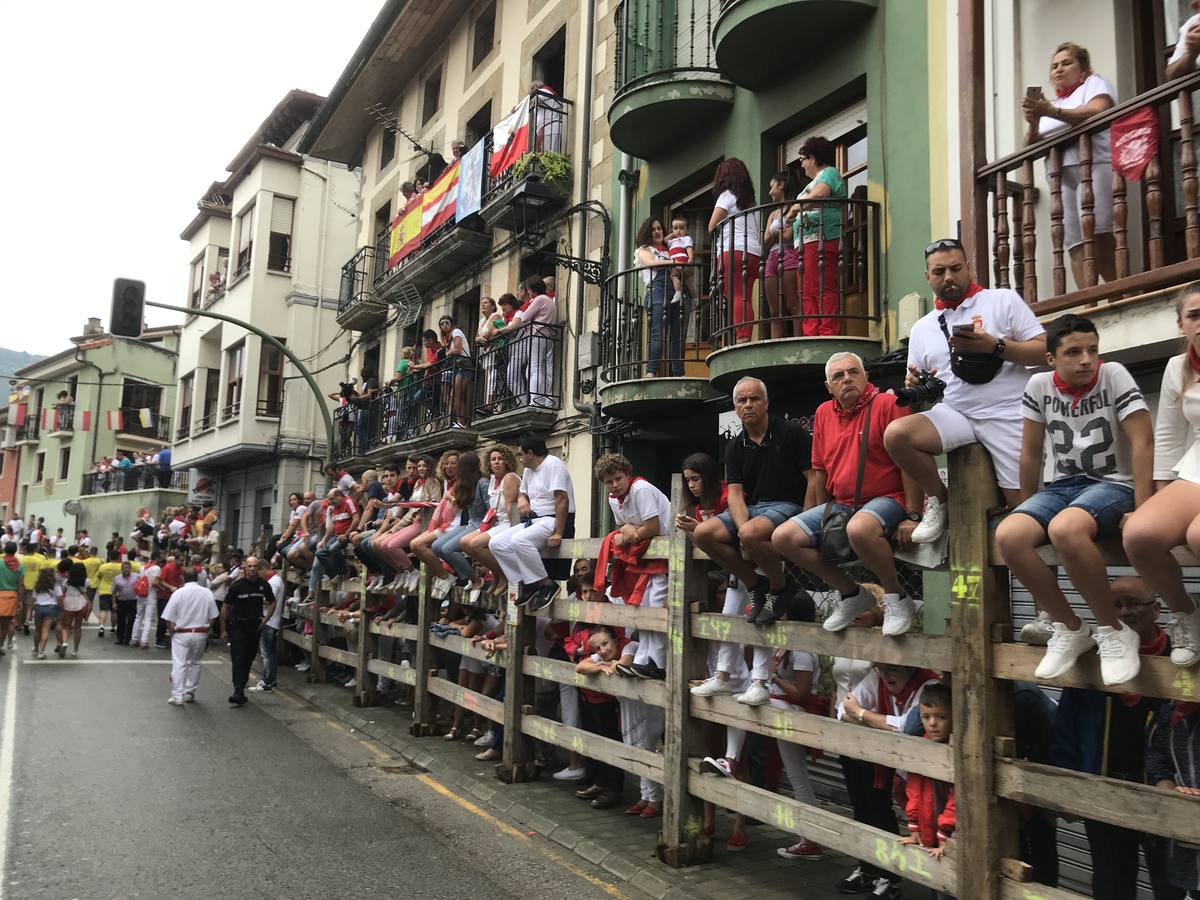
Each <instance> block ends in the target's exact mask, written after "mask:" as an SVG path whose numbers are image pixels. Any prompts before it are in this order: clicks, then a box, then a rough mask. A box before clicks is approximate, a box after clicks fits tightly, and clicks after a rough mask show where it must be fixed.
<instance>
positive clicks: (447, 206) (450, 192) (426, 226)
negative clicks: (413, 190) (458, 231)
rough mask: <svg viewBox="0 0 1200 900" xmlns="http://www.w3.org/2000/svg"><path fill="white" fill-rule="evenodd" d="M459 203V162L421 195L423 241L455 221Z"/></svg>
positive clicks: (448, 168)
mask: <svg viewBox="0 0 1200 900" xmlns="http://www.w3.org/2000/svg"><path fill="white" fill-rule="evenodd" d="M457 201H458V160H457V159H456V160H455V161H454V162H453V163H452V164H451V165H449V166H447V167H446V171H444V172H442V174H441V175H439V176H438V180H437V181H435V182H434V183H433V184H431V185H430V186H429V190H427V191H426V192H425V193H424V194H422V195H421V240H425V238H427V237H429V235H430V234H432V233H433V232H434V231H437V229H438V228H440V227H441V226H442V225H444V224H446V223H447V222H453V221H454V207H455V204H456V202H457Z"/></svg>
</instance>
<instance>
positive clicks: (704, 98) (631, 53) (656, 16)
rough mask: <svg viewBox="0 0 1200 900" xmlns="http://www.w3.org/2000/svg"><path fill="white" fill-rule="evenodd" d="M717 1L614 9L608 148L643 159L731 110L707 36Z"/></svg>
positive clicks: (665, 0)
mask: <svg viewBox="0 0 1200 900" xmlns="http://www.w3.org/2000/svg"><path fill="white" fill-rule="evenodd" d="M718 4H719V0H624V2H622V3H621V4H620V5H619V6H617V9H616V57H615V69H614V76H613V77H614V84H613V91H614V93H613V102H612V104H611V105H610V106H609V108H608V124H609V132H610V135H611V137H612V142H613V144H615V145H616V146H617V147H618V148H620V149H621V150H623V151H625V152H626V153H629V154H632V155H633V156H636V157H639V158H640V159H646V160H650V159H653V158H654V157H656V156H658V155H659V154H661V153H662V152H664V151H666V150H669V149H676V148H677V147H678V145H679V142H680V140H681V139H684V138H685V137H686V136H687V135H689V134H693V133H696V132H698V131H699V130H700V129H701V128H703V127H707V126H710V125H711V124H712V123H713V122H714V121H715V120H717V119H719V118H721V117H723V116H725V115H727V114H728V112H729V110H730V109H732V108H733V85H732V84H730V83H729V82H728V81H726V80H725V78H724V77H723V76H722V75H721V72H720V71H719V70H718V69H717V65H716V58H715V56H714V53H713V49H712V43H711V42H710V40H709V35H710V34H711V33H712V26H713V23H714V22H715V21H716V19H717V16H718V15H719V9H718Z"/></svg>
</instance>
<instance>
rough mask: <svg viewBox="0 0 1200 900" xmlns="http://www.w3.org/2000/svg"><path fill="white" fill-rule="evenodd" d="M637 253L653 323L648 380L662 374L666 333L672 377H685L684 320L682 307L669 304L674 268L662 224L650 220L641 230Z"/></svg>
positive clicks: (636, 240)
mask: <svg viewBox="0 0 1200 900" xmlns="http://www.w3.org/2000/svg"><path fill="white" fill-rule="evenodd" d="M634 243H635V244H636V245H637V250H635V251H634V254H633V263H634V265H635V266H637V267H639V269H641V274H642V282H643V283H644V284H645V285H646V294H645V297H644V299H643V301H642V306H643V308H644V309H645V310H646V316H647V317H648V318H649V320H650V343H649V347H648V348H647V353H646V356H647V360H646V377H647V378H653V377H655V376H656V375H657V374H658V364H659V362H660V361H661V360H662V355H663V332H664V331H665V332H667V333H668V340H669V341H670V348H669V350H668V351H667V353H668V357H667V358H668V360H669V361H670V374H671V375H675V376H678V375H682V374H683V344H682V339H683V316H682V314H681V306H680V304H678V303H672V304H670V305H668V304H667V284H668V281H669V279H668V278H667V273H668V269H669V267H670V266H671V254H670V252H668V250H667V243H666V235H665V233H664V231H663V226H662V222H661V221H660V220H659V219H658V218H656V217H655V216H650V218H648V219H646V220H645V221H644V222H642V224H641V225H640V226H639V227H638V230H637V234H636V235H635V236H634Z"/></svg>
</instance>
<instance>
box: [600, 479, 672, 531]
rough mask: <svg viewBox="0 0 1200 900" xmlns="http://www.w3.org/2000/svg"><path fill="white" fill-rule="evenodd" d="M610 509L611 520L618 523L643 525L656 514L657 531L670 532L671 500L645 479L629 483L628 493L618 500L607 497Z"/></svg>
mask: <svg viewBox="0 0 1200 900" xmlns="http://www.w3.org/2000/svg"><path fill="white" fill-rule="evenodd" d="M608 505H609V507H611V509H612V514H613V521H614V522H616V524H617V525H618V526H620V525H627V524H628V525H643V524H645V523H646V522H647V521H649V520H650V519H653V518H654V517H655V516H658V533H659V534H660V535H664V534H670V531H671V522H672V521H673V518H672V516H671V501H670V500H669V499H668V498H667V495H666V494H664V493H663V492H662V491H660V490H659V489H658V488H656V487H655V486H654V485H653V484H651V483H650V482H649V481H646V480H644V479H643V480H640V481H634V482H633V483H632V484H630V485H629V493H628V494H626V495H625V496H624V497H623V498H621V499H620V500H618V499H617V498H616V497H609V498H608Z"/></svg>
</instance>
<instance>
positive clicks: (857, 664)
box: [832, 656, 871, 708]
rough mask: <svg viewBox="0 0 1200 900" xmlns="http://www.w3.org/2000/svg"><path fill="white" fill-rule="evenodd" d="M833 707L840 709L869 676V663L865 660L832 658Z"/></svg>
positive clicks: (845, 657)
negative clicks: (852, 692)
mask: <svg viewBox="0 0 1200 900" xmlns="http://www.w3.org/2000/svg"><path fill="white" fill-rule="evenodd" d="M832 672H833V705H834V706H835V707H839V708H840V707H841V705H842V702H843V701H844V700H845V699H846V698H847V697H848V696H850V692H851V691H852V690H854V689H855V688H856V687H858V683H859V682H860V681H862V680H863V679H864V678H866V677H867V676H868V675H870V674H871V662H870V660H866V659H851V658H850V657H848V656H835V657H834V658H833V666H832Z"/></svg>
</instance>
